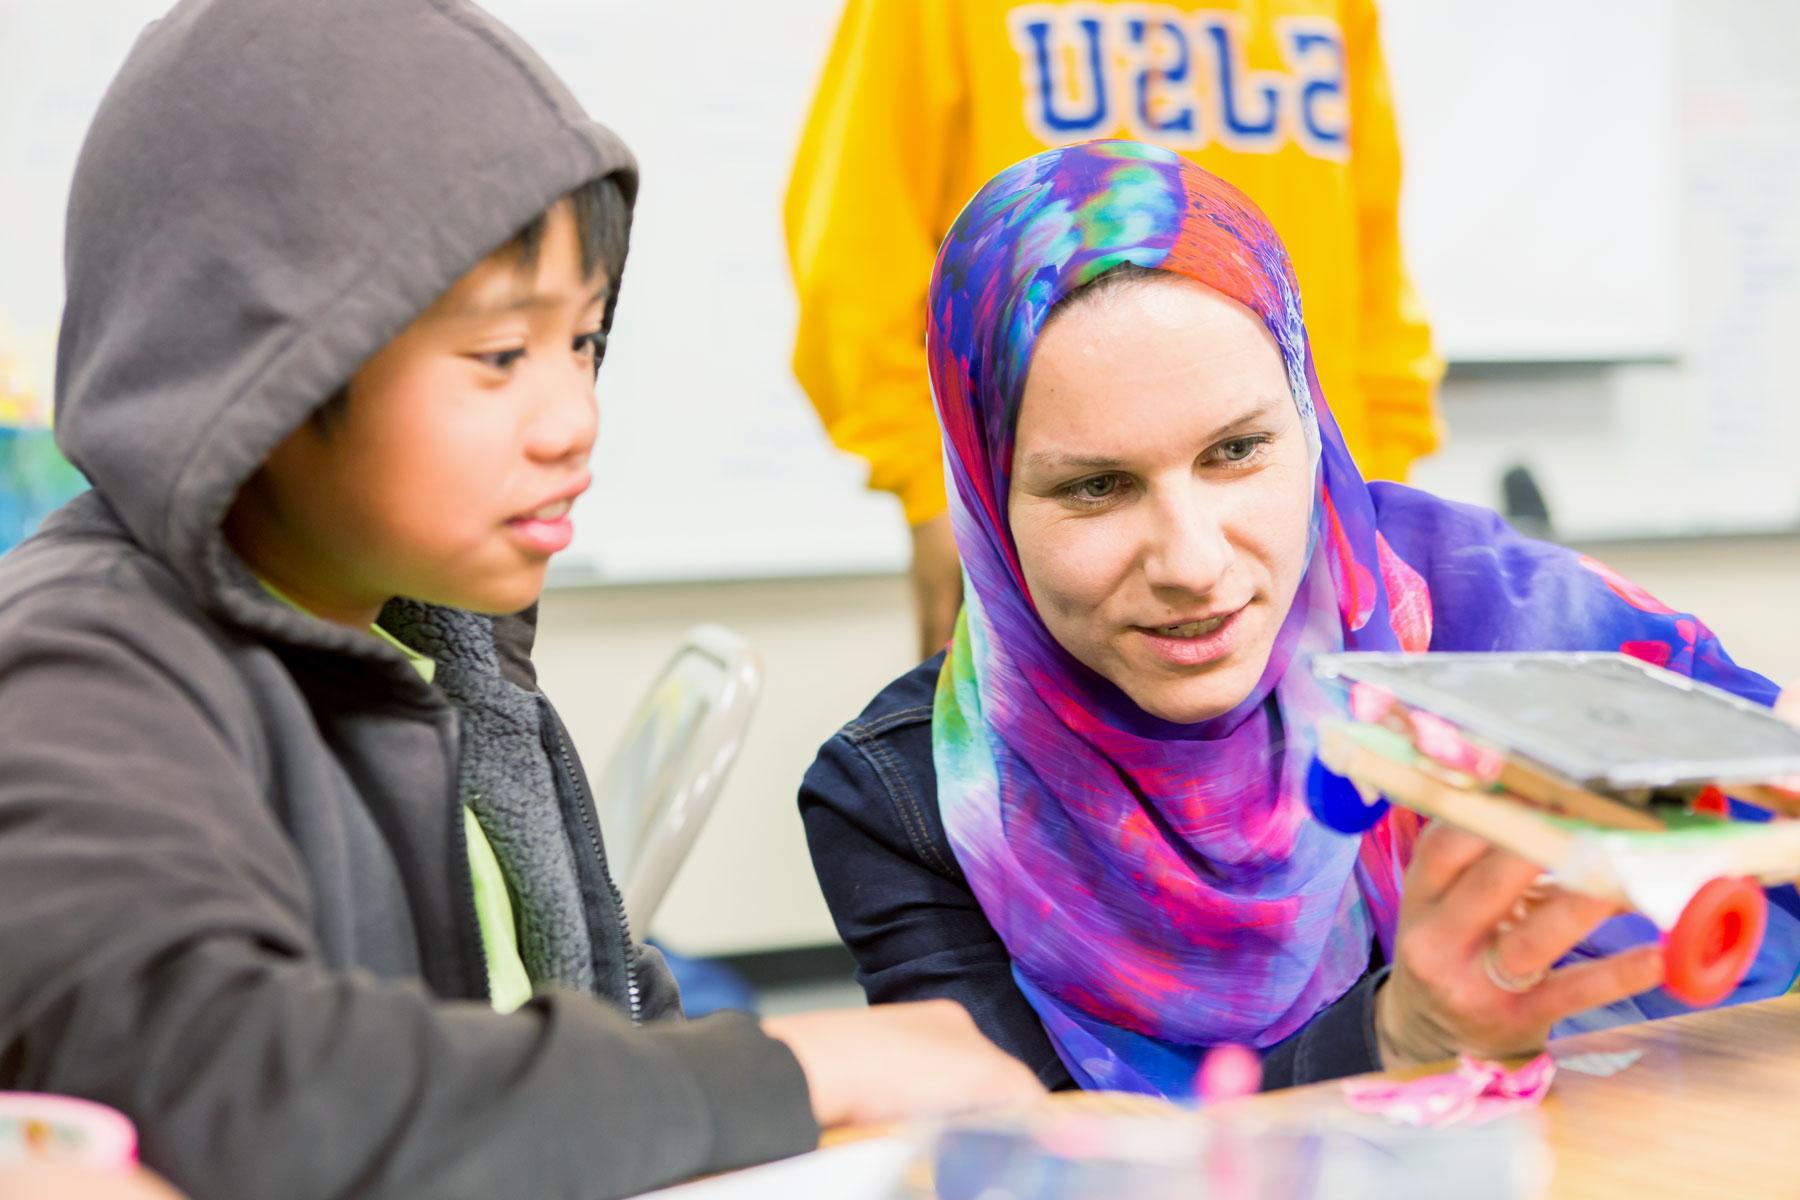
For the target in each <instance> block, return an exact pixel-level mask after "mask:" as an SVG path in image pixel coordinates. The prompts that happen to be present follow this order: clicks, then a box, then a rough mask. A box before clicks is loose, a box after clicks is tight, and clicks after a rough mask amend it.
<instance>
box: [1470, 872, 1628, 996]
mask: <svg viewBox="0 0 1800 1200" xmlns="http://www.w3.org/2000/svg"><path fill="white" fill-rule="evenodd" d="M1618 911H1619V907H1618V905H1616V904H1614V903H1613V902H1612V901H1610V900H1600V899H1596V898H1595V897H1593V896H1583V895H1581V894H1579V893H1576V892H1565V891H1563V890H1561V889H1560V888H1553V889H1550V890H1549V891H1548V892H1546V893H1545V894H1544V895H1543V897H1542V898H1541V899H1537V900H1534V901H1531V902H1530V903H1528V904H1527V905H1526V906H1525V907H1524V911H1523V915H1522V916H1520V917H1518V918H1517V919H1509V920H1507V921H1505V922H1503V923H1501V924H1500V925H1499V926H1498V927H1497V929H1496V931H1495V933H1494V935H1493V942H1494V948H1493V951H1492V953H1493V955H1494V958H1495V960H1496V961H1495V965H1496V966H1497V967H1498V968H1499V969H1500V970H1501V971H1502V972H1503V973H1504V974H1505V975H1506V976H1508V977H1511V978H1514V979H1520V978H1524V979H1529V978H1531V977H1533V976H1535V975H1539V974H1541V973H1542V972H1544V971H1547V970H1549V969H1550V968H1551V967H1553V966H1555V965H1556V963H1557V961H1558V960H1560V959H1561V958H1562V956H1563V955H1565V954H1567V953H1568V952H1569V951H1570V950H1571V949H1573V948H1574V946H1575V945H1576V943H1578V942H1580V941H1581V940H1582V939H1583V938H1585V937H1587V935H1588V934H1590V933H1592V932H1593V931H1594V927H1595V926H1597V925H1599V924H1600V923H1601V922H1602V921H1604V920H1606V919H1607V918H1608V917H1611V916H1613V915H1615V914H1616V913H1617V912H1618Z"/></svg>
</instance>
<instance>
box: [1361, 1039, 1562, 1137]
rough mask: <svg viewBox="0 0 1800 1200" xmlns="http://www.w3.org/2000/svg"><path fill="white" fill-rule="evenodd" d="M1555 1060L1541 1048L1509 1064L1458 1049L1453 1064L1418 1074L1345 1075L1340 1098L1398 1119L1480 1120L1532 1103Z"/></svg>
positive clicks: (1428, 1122)
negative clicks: (1511, 1066)
mask: <svg viewBox="0 0 1800 1200" xmlns="http://www.w3.org/2000/svg"><path fill="white" fill-rule="evenodd" d="M1554 1078H1556V1063H1555V1062H1554V1061H1553V1060H1552V1059H1551V1057H1550V1056H1549V1055H1548V1054H1540V1055H1538V1056H1537V1057H1536V1058H1534V1059H1532V1060H1531V1061H1530V1062H1528V1063H1526V1064H1525V1065H1524V1066H1522V1067H1519V1068H1517V1069H1516V1070H1515V1069H1508V1068H1507V1067H1505V1066H1503V1065H1501V1064H1500V1063H1497V1062H1486V1061H1483V1060H1481V1059H1477V1058H1470V1057H1469V1056H1468V1055H1466V1054H1465V1055H1463V1056H1462V1057H1461V1058H1459V1059H1458V1060H1457V1066H1456V1070H1454V1071H1449V1072H1446V1073H1445V1074H1442V1075H1427V1076H1425V1077H1424V1078H1423V1079H1408V1080H1405V1081H1394V1080H1387V1079H1374V1080H1365V1079H1347V1080H1345V1081H1344V1099H1345V1100H1346V1101H1348V1102H1349V1104H1350V1107H1351V1108H1354V1109H1355V1110H1356V1111H1358V1112H1366V1113H1379V1114H1380V1115H1382V1116H1385V1117H1387V1118H1388V1119H1389V1120H1390V1121H1393V1122H1395V1123H1396V1124H1399V1125H1420V1126H1426V1127H1437V1126H1440V1125H1457V1124H1463V1125H1480V1124H1483V1123H1485V1122H1487V1121H1492V1120H1494V1119H1495V1118H1496V1117H1502V1116H1505V1115H1506V1114H1507V1113H1509V1112H1514V1111H1516V1110H1518V1109H1522V1108H1533V1107H1536V1106H1537V1105H1538V1104H1539V1103H1541V1102H1542V1101H1543V1099H1544V1097H1545V1096H1546V1095H1548V1094H1549V1091H1550V1081H1551V1080H1552V1079H1554Z"/></svg>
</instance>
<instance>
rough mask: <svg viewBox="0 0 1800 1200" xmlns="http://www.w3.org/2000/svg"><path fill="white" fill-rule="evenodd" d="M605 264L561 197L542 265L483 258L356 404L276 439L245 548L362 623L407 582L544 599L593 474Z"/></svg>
mask: <svg viewBox="0 0 1800 1200" xmlns="http://www.w3.org/2000/svg"><path fill="white" fill-rule="evenodd" d="M606 279H607V272H606V268H605V264H601V265H600V266H599V268H598V269H597V270H596V271H595V273H594V276H592V277H583V275H582V273H581V255H580V247H579V243H578V240H577V234H576V228H575V221H574V218H573V216H572V214H571V213H570V211H569V206H568V205H567V204H566V203H565V204H559V205H558V206H557V207H556V208H554V209H552V210H551V212H550V214H549V217H548V220H547V222H546V227H545V230H544V238H543V242H542V244H541V246H540V249H539V253H538V256H537V261H536V263H535V265H533V266H530V267H527V266H526V265H525V264H523V263H522V262H520V261H519V260H518V259H517V258H516V257H514V256H513V255H512V254H510V253H509V252H504V251H503V252H501V253H500V254H498V255H495V256H491V257H489V258H486V259H483V260H482V261H481V262H480V263H478V264H477V265H476V266H475V268H474V269H473V270H471V271H470V272H469V273H468V274H467V275H465V276H463V277H462V278H461V279H460V280H458V281H457V282H456V284H455V285H454V286H453V287H451V288H450V290H449V291H447V292H445V293H444V294H443V296H441V297H439V299H438V301H437V302H436V303H435V304H433V305H432V306H431V307H430V308H428V309H426V310H425V311H424V312H423V313H421V314H420V315H419V317H418V319H417V320H415V321H414V322H413V323H412V324H411V325H409V326H407V327H406V328H405V329H404V330H402V331H401V332H400V334H399V335H398V336H397V337H395V338H394V340H393V341H391V342H389V343H388V344H387V345H386V346H385V347H383V348H382V349H381V351H380V352H378V353H377V354H376V355H375V356H374V357H373V358H371V359H369V361H368V362H366V363H364V364H363V366H362V368H361V369H360V370H358V371H357V372H356V374H355V375H353V376H352V377H351V379H350V383H349V398H348V402H347V403H346V404H345V405H343V406H342V408H341V411H338V412H334V413H331V414H327V415H326V416H325V417H324V419H323V420H316V421H309V422H307V423H306V424H305V425H304V426H302V427H301V428H300V429H298V430H296V431H295V432H294V433H292V434H291V435H289V436H288V438H287V440H285V441H284V442H282V443H281V445H279V446H278V447H276V449H275V450H274V452H273V453H272V454H271V455H270V456H269V459H268V461H267V462H266V463H265V464H264V466H263V469H262V470H261V471H259V472H258V473H257V475H256V476H255V477H254V478H252V479H251V481H250V482H249V483H248V484H246V485H245V487H244V489H243V491H242V492H241V493H240V494H239V496H238V498H237V501H236V503H235V504H234V505H233V507H232V510H231V513H230V515H229V516H228V517H227V518H226V525H225V528H226V536H227V537H228V538H229V539H230V541H231V544H232V546H233V548H234V549H236V550H237V552H238V554H239V555H241V556H242V557H243V558H244V560H245V561H246V562H247V563H248V564H249V565H250V567H251V569H252V570H254V571H256V572H257V573H258V574H260V575H261V576H263V577H264V578H265V579H267V580H268V581H269V582H270V583H272V584H274V585H275V586H276V587H277V588H280V589H281V590H282V591H283V592H284V593H286V594H287V595H288V596H289V597H291V598H292V599H293V600H295V601H296V602H298V603H300V604H301V605H303V606H304V607H306V608H307V609H308V610H310V611H312V612H313V613H315V614H317V615H318V616H321V617H324V618H326V619H327V620H333V621H340V622H343V623H345V624H352V625H358V626H361V625H367V624H368V623H370V622H371V621H372V620H373V619H374V618H375V615H376V614H377V613H379V611H380V609H381V606H382V605H383V604H384V603H386V602H387V600H388V599H389V598H390V597H393V596H397V595H400V596H409V597H412V598H414V599H418V600H425V601H429V602H431V603H435V604H445V605H451V606H454V607H457V608H466V609H473V610H475V611H478V612H490V613H504V612H516V611H518V610H519V609H521V608H524V607H525V606H526V605H528V604H530V603H531V602H532V601H533V600H534V599H536V598H537V595H538V593H539V591H540V590H541V589H542V587H543V583H544V571H545V568H546V567H547V566H548V564H549V561H550V556H551V555H552V554H555V553H556V552H557V551H559V550H561V549H563V548H564V547H566V546H567V545H568V544H569V540H570V538H571V537H572V536H573V533H574V531H573V526H572V525H571V524H570V521H569V506H570V504H571V503H572V502H573V501H574V500H575V498H576V497H577V496H579V495H580V494H581V493H582V492H583V491H585V490H586V489H587V486H588V482H589V476H588V472H587V460H588V453H589V451H590V450H591V449H592V448H593V444H594V435H595V432H596V430H597V427H598V414H597V412H596V409H595V404H594V373H595V370H596V367H597V365H598V346H597V342H598V335H599V330H600V321H601V316H602V313H603V310H604V307H605V301H606Z"/></svg>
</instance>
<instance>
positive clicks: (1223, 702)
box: [1113, 653, 1268, 725]
mask: <svg viewBox="0 0 1800 1200" xmlns="http://www.w3.org/2000/svg"><path fill="white" fill-rule="evenodd" d="M1267 661H1268V655H1267V654H1266V653H1264V654H1262V655H1260V656H1258V657H1257V661H1255V662H1251V661H1248V660H1247V659H1246V658H1243V657H1241V656H1240V655H1233V656H1232V657H1231V659H1230V660H1228V661H1225V662H1220V663H1213V664H1211V665H1209V666H1208V667H1206V668H1202V669H1199V670H1189V671H1182V672H1179V673H1176V674H1173V675H1171V673H1170V671H1169V668H1168V667H1166V666H1162V665H1160V664H1158V665H1156V666H1153V667H1146V668H1143V669H1140V670H1134V671H1132V672H1131V678H1129V679H1117V678H1115V679H1114V680H1113V683H1115V684H1117V685H1118V687H1119V689H1120V690H1121V691H1123V692H1124V693H1125V694H1126V695H1127V696H1129V697H1130V698H1131V700H1132V702H1133V703H1135V704H1136V705H1137V706H1138V707H1139V708H1141V709H1143V710H1144V711H1145V712H1146V713H1149V714H1150V715H1151V716H1153V717H1156V718H1158V719H1160V720H1164V721H1169V722H1172V723H1174V724H1177V725H1197V724H1199V723H1200V722H1202V721H1210V720H1212V719H1213V718H1214V717H1222V716H1224V715H1225V714H1226V713H1228V712H1230V711H1231V710H1232V709H1234V708H1236V707H1237V706H1238V705H1240V704H1242V703H1243V702H1244V700H1245V698H1246V697H1248V696H1249V695H1250V692H1251V689H1252V688H1254V687H1255V686H1256V682H1257V679H1258V678H1259V677H1260V676H1261V674H1262V664H1263V663H1265V662H1267Z"/></svg>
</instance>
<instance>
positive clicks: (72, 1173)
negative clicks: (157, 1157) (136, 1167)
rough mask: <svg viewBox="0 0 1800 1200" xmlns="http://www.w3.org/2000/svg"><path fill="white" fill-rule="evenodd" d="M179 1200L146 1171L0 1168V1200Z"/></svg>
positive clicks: (51, 1165) (40, 1165)
mask: <svg viewBox="0 0 1800 1200" xmlns="http://www.w3.org/2000/svg"><path fill="white" fill-rule="evenodd" d="M51 1196H54V1197H56V1200H181V1197H180V1196H179V1195H177V1194H176V1193H175V1191H174V1190H173V1189H172V1188H170V1187H169V1185H168V1184H166V1183H164V1182H162V1180H160V1179H158V1178H156V1177H155V1176H154V1175H152V1174H150V1173H149V1172H148V1171H135V1172H133V1173H131V1174H129V1175H121V1174H119V1173H117V1172H114V1171H97V1170H94V1169H93V1168H90V1167H79V1166H75V1165H73V1164H70V1163H50V1162H41V1163H19V1164H18V1165H16V1166H10V1167H0V1200H47V1198H48V1197H51Z"/></svg>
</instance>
